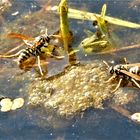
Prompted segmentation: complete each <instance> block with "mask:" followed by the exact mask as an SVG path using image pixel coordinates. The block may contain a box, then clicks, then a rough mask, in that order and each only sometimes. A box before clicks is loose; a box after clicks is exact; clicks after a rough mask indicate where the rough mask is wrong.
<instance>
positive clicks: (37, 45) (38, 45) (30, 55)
mask: <svg viewBox="0 0 140 140" xmlns="http://www.w3.org/2000/svg"><path fill="white" fill-rule="evenodd" d="M8 37H11V38H19V39H22V40H23V41H24V43H25V44H26V46H27V47H26V48H25V49H22V50H20V51H18V52H17V53H16V54H13V55H0V58H15V57H16V58H17V60H16V61H17V63H18V65H19V67H20V69H24V70H25V69H29V68H31V67H33V65H34V64H35V63H36V59H37V62H38V67H39V71H40V74H41V75H43V72H42V68H41V61H40V60H45V59H46V57H49V58H50V57H52V58H56V59H62V58H64V56H58V55H56V54H57V50H58V47H57V46H56V45H51V44H50V40H51V39H52V37H53V38H54V37H55V35H48V34H47V30H46V32H45V33H44V34H42V35H40V36H37V37H35V38H32V37H27V36H25V35H22V34H17V33H10V34H8Z"/></svg>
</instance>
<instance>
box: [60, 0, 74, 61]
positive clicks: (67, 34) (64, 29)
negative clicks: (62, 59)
mask: <svg viewBox="0 0 140 140" xmlns="http://www.w3.org/2000/svg"><path fill="white" fill-rule="evenodd" d="M58 12H59V15H60V35H59V37H60V38H61V39H62V41H63V45H64V49H65V51H66V53H67V54H68V57H69V63H70V64H75V63H76V55H75V51H74V50H73V49H72V48H71V44H70V43H71V40H72V37H73V34H72V32H71V31H70V29H69V22H68V6H67V2H66V0H61V2H60V4H59V6H58Z"/></svg>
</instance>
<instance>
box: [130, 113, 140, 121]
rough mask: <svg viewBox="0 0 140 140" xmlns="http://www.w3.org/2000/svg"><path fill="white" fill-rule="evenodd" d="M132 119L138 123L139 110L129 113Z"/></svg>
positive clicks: (139, 119) (139, 117)
mask: <svg viewBox="0 0 140 140" xmlns="http://www.w3.org/2000/svg"><path fill="white" fill-rule="evenodd" d="M130 118H131V119H132V120H134V121H136V122H139V123H140V112H137V113H134V114H133V115H131V117H130Z"/></svg>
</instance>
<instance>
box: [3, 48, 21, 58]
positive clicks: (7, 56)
mask: <svg viewBox="0 0 140 140" xmlns="http://www.w3.org/2000/svg"><path fill="white" fill-rule="evenodd" d="M21 52H22V50H21V51H19V52H17V53H16V54H11V55H0V58H14V57H18V56H19V55H20V53H21Z"/></svg>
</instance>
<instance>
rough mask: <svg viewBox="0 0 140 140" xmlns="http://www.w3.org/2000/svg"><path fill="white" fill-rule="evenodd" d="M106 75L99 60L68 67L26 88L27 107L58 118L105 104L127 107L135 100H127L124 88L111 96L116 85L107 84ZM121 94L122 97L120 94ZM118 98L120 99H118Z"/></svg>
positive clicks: (99, 107) (133, 96)
mask: <svg viewBox="0 0 140 140" xmlns="http://www.w3.org/2000/svg"><path fill="white" fill-rule="evenodd" d="M108 76H109V75H108V74H107V71H106V69H105V66H104V64H103V63H102V62H101V61H94V63H88V64H79V65H77V66H70V67H68V68H66V69H65V70H64V72H62V73H61V74H58V75H55V76H53V77H50V78H48V79H46V80H43V81H39V80H38V79H36V80H35V81H34V82H33V83H31V84H30V85H28V95H29V98H28V104H29V106H34V107H38V106H43V108H45V110H48V112H50V110H53V111H55V112H57V114H58V116H61V117H64V118H65V117H66V118H67V117H70V116H75V115H76V114H79V113H81V112H84V111H85V110H87V109H88V108H98V109H103V108H104V103H105V102H106V101H108V100H109V101H112V102H114V100H119V101H116V102H118V103H120V104H121V105H122V104H127V103H129V102H131V101H132V100H133V99H134V98H136V96H135V94H133V95H131V98H129V97H128V96H129V93H128V94H127V92H125V91H124V90H123V88H122V89H121V88H120V89H119V90H118V91H117V92H115V93H111V91H112V89H113V88H114V87H115V86H116V83H109V84H107V83H106V80H107V79H108ZM123 93H124V94H123ZM119 95H120V96H119Z"/></svg>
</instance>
